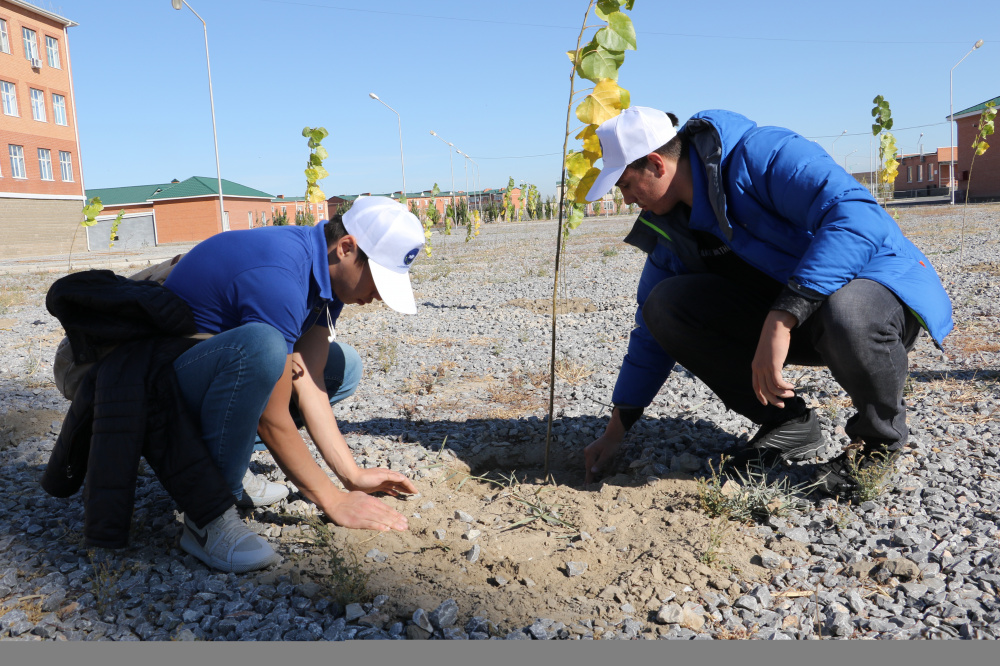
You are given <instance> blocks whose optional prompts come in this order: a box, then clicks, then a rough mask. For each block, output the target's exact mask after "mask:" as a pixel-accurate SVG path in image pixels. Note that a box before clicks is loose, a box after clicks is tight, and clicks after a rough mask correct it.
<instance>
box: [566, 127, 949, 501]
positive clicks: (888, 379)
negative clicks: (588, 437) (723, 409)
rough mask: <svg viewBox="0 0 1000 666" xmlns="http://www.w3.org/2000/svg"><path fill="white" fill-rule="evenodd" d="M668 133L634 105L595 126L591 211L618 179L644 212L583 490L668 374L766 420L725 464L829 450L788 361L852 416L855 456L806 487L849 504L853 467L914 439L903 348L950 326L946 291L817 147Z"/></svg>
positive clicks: (739, 130)
mask: <svg viewBox="0 0 1000 666" xmlns="http://www.w3.org/2000/svg"><path fill="white" fill-rule="evenodd" d="M674 124H675V122H674V121H673V119H671V118H669V117H668V115H667V114H666V113H664V112H663V111H658V110H656V109H650V108H646V107H632V108H629V109H626V110H625V111H623V112H622V113H621V114H620V115H618V116H616V117H615V118H612V119H610V120H608V121H607V122H605V123H603V124H602V125H601V126H600V128H598V130H597V135H598V137H599V138H600V141H601V148H602V151H603V160H604V168H603V169H602V171H601V173H600V175H599V176H598V178H597V180H596V181H595V182H594V185H593V186H592V187H591V189H590V191H589V192H588V195H587V199H588V200H591V201H593V200H597V199H600V198H601V197H602V196H603V195H604V194H606V193H607V192H608V191H610V190H611V188H612V187H613V186H614V185H615V184H616V183H617V185H618V187H619V188H620V189H621V192H622V195H623V196H624V199H625V203H627V204H632V203H638V204H639V206H640V207H641V208H642V214H641V215H640V216H639V219H638V220H637V221H636V223H635V225H634V226H633V228H632V231H631V232H630V233H629V235H628V236H627V237H626V238H625V242H626V243H630V244H632V245H635V246H636V247H639V248H640V249H642V250H643V251H645V252H646V253H647V255H648V257H647V260H646V265H645V267H644V268H643V271H642V276H641V277H640V278H639V287H638V294H637V301H638V304H639V308H638V310H637V312H636V328H635V329H634V330H633V331H632V334H631V336H630V339H629V346H628V353H627V354H626V356H625V358H624V360H623V362H622V367H621V371H620V373H619V375H618V381H617V384H616V385H615V390H614V395H613V397H612V402H613V403H614V405H615V408H614V410H613V412H612V416H611V419H610V421H609V423H608V426H607V429H606V431H605V433H604V435H603V436H601V437H600V438H598V439H597V440H596V441H594V442H593V443H592V444H590V445H589V446H587V447H586V449H585V452H584V458H585V465H586V478H587V480H588V481H589V480H590V479H591V478H592V477H594V476H595V475H598V474H600V473H601V472H602V471H603V470H604V469H606V468H607V466H608V465H609V464H610V462H611V461H612V460H613V459H614V455H615V452H616V451H617V450H618V447H619V446H620V444H621V442H622V439H623V437H624V435H625V433H626V432H627V431H628V429H629V428H630V427H631V426H632V424H633V423H634V422H635V421H636V420H637V419H638V418H639V417H640V416H641V414H642V411H643V409H644V408H645V407H646V406H647V405H649V404H650V402H651V401H652V399H653V397H654V396H655V395H656V392H657V391H658V390H659V389H660V387H661V386H662V385H663V382H664V380H665V379H666V378H667V376H668V375H669V373H670V371H671V369H672V368H673V366H674V363H675V362H677V363H680V364H682V365H683V366H684V367H685V368H687V370H689V371H690V372H692V373H693V374H694V375H695V376H697V377H698V378H699V379H701V380H702V381H704V382H705V384H707V385H708V386H709V388H711V389H712V390H713V391H714V392H715V393H716V395H718V396H719V398H721V399H722V401H723V402H724V403H725V404H726V406H727V407H729V408H730V409H732V410H734V411H736V412H738V413H740V414H742V415H743V416H745V417H747V418H748V419H750V420H751V421H753V422H755V423H757V424H758V425H759V426H760V427H759V429H758V431H757V433H756V434H755V435H754V437H753V438H751V439H750V441H749V442H747V443H746V446H745V447H743V448H742V450H737V451H732V452H731V453H734V454H736V457H735V460H734V462H735V463H737V464H738V465H739V466H743V465H746V464H748V463H750V462H752V461H755V460H761V459H762V460H763V461H764V462H765V463H771V462H776V461H777V460H786V461H793V460H807V459H810V458H812V457H814V456H815V455H816V453H817V452H818V451H819V449H820V448H821V447H822V445H823V442H824V438H823V435H822V433H821V431H820V427H819V423H818V421H817V417H816V414H815V412H814V411H813V410H812V409H809V408H808V407H807V405H806V402H805V401H804V400H803V398H802V396H801V395H799V393H798V392H797V391H796V390H795V387H794V386H793V385H792V384H791V383H790V382H788V381H787V380H786V379H785V378H784V377H783V376H782V368H783V366H784V365H785V364H786V363H796V364H800V365H825V366H828V367H829V368H830V371H831V373H832V374H833V377H834V379H836V380H837V382H838V383H840V385H841V386H842V387H844V389H845V390H846V391H847V393H848V395H850V397H851V399H852V401H853V403H854V407H855V409H856V410H857V412H856V413H855V414H854V415H853V416H851V417H850V418H849V419H848V421H847V425H846V427H845V430H846V432H847V434H848V435H849V436H850V438H851V446H850V447H849V449H850V450H849V451H846V452H845V453H843V454H841V455H840V456H838V457H837V458H835V459H833V460H832V461H830V462H829V463H827V464H824V465H820V466H818V469H817V476H816V484H817V488H818V489H820V490H823V491H825V492H827V493H830V494H846V493H848V492H851V490H852V486H853V480H852V465H853V464H858V465H862V466H864V465H865V464H868V463H870V462H871V461H872V460H876V461H877V460H878V458H879V457H880V456H885V457H891V456H892V455H893V454H892V452H893V451H895V450H898V449H899V448H900V447H901V446H903V445H904V444H905V443H906V440H907V435H908V430H907V426H906V407H905V404H904V402H903V386H904V384H905V381H906V378H907V352H908V351H909V350H910V348H911V347H912V346H913V344H914V341H915V340H916V338H917V335H918V334H919V333H920V331H921V329H926V330H927V331H928V332H929V333H930V335H931V337H932V338H933V339H934V341H935V343H937V344H939V345H940V342H941V340H942V339H943V338H944V336H945V335H947V334H948V332H949V331H950V330H951V328H952V320H951V303H950V301H949V299H948V295H947V293H945V290H944V288H943V287H942V286H941V281H940V280H939V278H938V276H937V274H936V273H935V272H934V268H933V267H932V266H931V264H930V261H928V260H927V257H925V256H924V255H923V253H921V252H920V250H918V249H917V248H916V247H915V246H914V245H913V243H911V242H910V241H909V240H907V239H906V238H905V237H904V236H903V233H902V232H901V231H900V229H899V227H898V226H897V225H896V223H895V222H894V221H893V219H892V218H891V217H889V215H888V214H887V213H886V212H885V211H884V210H882V208H880V207H879V205H878V204H877V203H876V201H875V199H874V198H873V197H872V196H871V194H870V193H869V192H868V191H867V190H866V189H865V188H864V187H862V186H861V185H860V184H859V183H858V182H857V181H856V180H855V179H854V178H852V177H851V176H850V175H849V174H848V173H847V172H845V171H844V170H843V169H842V168H840V167H839V166H838V165H837V164H836V163H835V162H834V160H832V159H831V158H830V156H829V154H827V152H826V151H824V150H823V149H822V148H821V147H820V146H818V145H817V144H816V143H814V142H812V141H808V140H806V139H805V138H803V137H801V136H799V135H798V134H796V133H795V132H792V131H791V130H787V129H784V128H780V127H758V126H757V124H756V123H754V122H753V121H751V120H750V119H748V118H746V117H744V116H741V115H739V114H738V113H733V112H731V111H721V110H715V111H703V112H701V113H698V114H695V116H694V117H692V118H691V120H689V121H688V122H687V123H686V124H685V125H684V126H683V127H682V128H681V129H680V130H679V131H675V129H674ZM856 453H858V454H860V458H859V459H858V460H857V461H855V460H853V456H854V454H856Z"/></svg>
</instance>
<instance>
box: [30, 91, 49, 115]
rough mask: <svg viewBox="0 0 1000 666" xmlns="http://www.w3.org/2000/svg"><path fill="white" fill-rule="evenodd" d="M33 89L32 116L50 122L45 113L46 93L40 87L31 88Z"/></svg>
mask: <svg viewBox="0 0 1000 666" xmlns="http://www.w3.org/2000/svg"><path fill="white" fill-rule="evenodd" d="M28 90H30V91H31V117H32V118H34V119H35V120H37V121H38V122H40V123H45V122H48V120H47V118H46V115H45V93H44V92H43V91H41V90H39V89H38V88H29V89H28Z"/></svg>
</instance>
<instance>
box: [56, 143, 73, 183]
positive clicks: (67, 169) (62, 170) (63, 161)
mask: <svg viewBox="0 0 1000 666" xmlns="http://www.w3.org/2000/svg"><path fill="white" fill-rule="evenodd" d="M67 174H69V178H67V177H66V175H67ZM59 175H60V176H62V181H63V182H64V183H72V182H73V154H72V153H71V152H69V151H68V150H60V151H59Z"/></svg>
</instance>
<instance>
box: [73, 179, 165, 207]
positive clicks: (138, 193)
mask: <svg viewBox="0 0 1000 666" xmlns="http://www.w3.org/2000/svg"><path fill="white" fill-rule="evenodd" d="M168 187H171V185H170V183H166V184H162V185H132V186H129V187H101V188H96V189H89V190H87V200H88V201H89V200H91V199H93V198H94V197H100V198H101V203H102V204H104V207H105V208H108V207H110V206H122V205H125V204H136V203H146V202H147V201H149V198H150V197H152V196H153V195H154V194H155V193H156V192H158V191H159V190H162V189H166V188H168Z"/></svg>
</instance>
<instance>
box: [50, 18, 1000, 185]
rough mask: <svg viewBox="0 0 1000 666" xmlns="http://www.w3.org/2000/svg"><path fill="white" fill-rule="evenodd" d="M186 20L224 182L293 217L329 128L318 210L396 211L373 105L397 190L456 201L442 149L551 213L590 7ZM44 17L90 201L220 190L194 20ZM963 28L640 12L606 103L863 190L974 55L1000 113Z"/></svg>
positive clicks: (978, 28)
mask: <svg viewBox="0 0 1000 666" xmlns="http://www.w3.org/2000/svg"><path fill="white" fill-rule="evenodd" d="M189 1H190V2H191V5H192V6H193V7H194V9H195V10H196V11H197V12H198V13H199V14H200V15H201V16H202V17H203V18H204V19H205V20H206V22H207V23H208V38H209V48H210V55H211V66H212V82H213V86H214V91H215V112H216V120H217V122H218V137H219V151H220V161H221V166H222V176H223V177H224V178H227V179H230V180H234V181H236V182H239V183H242V184H244V185H249V186H251V187H256V188H259V189H262V190H264V191H267V192H270V193H272V194H285V195H287V196H301V195H302V192H303V190H304V188H305V181H304V176H303V175H302V169H303V168H304V164H305V159H306V154H307V148H306V145H305V140H304V139H303V138H302V137H301V130H302V128H303V127H304V126H306V125H310V126H317V125H322V126H325V127H326V128H327V129H328V130H329V131H330V137H329V138H327V139H326V141H325V142H324V145H326V146H327V148H328V150H329V151H330V158H329V159H328V160H327V163H326V166H327V168H328V170H329V172H330V176H329V177H328V178H327V179H325V180H324V181H322V182H321V186H322V187H323V189H324V191H325V192H326V194H327V195H328V196H329V195H333V194H340V193H358V192H362V191H371V192H376V193H378V192H387V191H392V190H399V189H400V188H401V187H402V182H401V181H402V175H401V168H400V151H399V134H398V131H397V119H396V116H395V115H394V114H393V113H392V112H391V111H389V110H388V109H387V108H385V107H384V106H382V105H381V104H379V103H378V102H376V101H374V100H372V99H370V98H369V97H368V93H369V92H375V93H376V94H378V95H379V96H380V97H381V98H382V99H383V100H384V101H385V102H386V103H387V104H389V105H390V106H392V107H393V108H394V109H395V110H396V111H397V112H398V113H399V114H400V117H401V121H402V133H403V154H404V159H405V173H406V185H407V189H408V190H410V191H417V190H422V189H425V188H430V187H431V185H432V184H433V183H435V182H437V183H438V184H439V185H440V186H441V187H442V189H448V188H449V187H450V182H451V176H450V172H449V160H448V148H447V146H445V144H443V143H441V142H440V141H438V140H437V139H435V138H434V137H433V136H431V135H430V133H429V132H430V130H435V131H436V132H438V134H440V135H441V136H442V137H443V138H445V139H446V140H448V141H450V142H453V143H454V144H455V146H456V147H457V148H459V149H461V150H462V151H463V152H466V153H467V154H468V155H470V156H471V157H472V158H473V159H474V160H475V161H476V162H477V163H478V165H479V170H480V174H481V183H482V185H483V186H484V187H498V186H503V185H505V184H506V183H507V179H508V177H510V176H513V177H514V178H515V180H517V181H521V180H526V181H528V182H531V183H535V184H537V185H538V186H539V189H540V190H541V191H542V193H543V195H547V194H551V193H554V191H555V182H556V181H557V180H558V178H559V171H560V157H559V155H560V153H561V150H562V142H563V134H564V127H565V119H566V107H567V100H568V95H569V73H570V71H569V70H570V66H569V60H568V59H567V58H566V55H565V51H567V50H570V49H572V48H573V47H574V46H575V43H576V35H577V33H578V32H579V27H580V24H581V21H582V18H583V12H584V10H585V9H586V6H587V3H586V2H585V1H584V0H572V1H570V0H540V1H538V2H534V3H506V2H491V3H471V2H467V1H465V0H462V1H460V0H426V1H425V2H421V3H414V2H404V1H403V0H369V1H368V2H366V3H356V2H348V1H347V0H239V1H236V0H189ZM37 4H39V5H40V6H42V7H44V8H46V9H49V10H51V11H54V12H56V13H58V14H61V15H62V16H65V17H67V18H69V19H71V20H73V21H75V22H77V23H78V24H79V26H78V27H75V28H71V29H70V49H71V56H72V66H73V75H74V81H75V91H76V99H77V107H78V108H77V114H78V121H79V126H80V140H81V144H82V145H81V151H82V155H83V161H84V162H83V163H84V170H85V173H84V175H85V178H86V185H87V187H88V188H90V187H115V186H122V185H137V184H146V183H157V182H165V181H169V180H170V179H172V178H180V179H184V178H186V177H188V176H198V175H200V176H214V175H215V153H214V149H213V144H212V124H211V115H210V107H209V96H208V79H207V75H206V69H205V50H204V36H203V32H202V25H201V23H200V22H199V21H198V20H197V19H196V18H195V16H194V15H193V14H192V13H191V12H190V11H189V10H188V9H187V8H183V9H182V10H181V11H174V10H173V9H172V8H171V6H170V2H169V0H52V1H50V0H38V3H37ZM983 7H985V5H983ZM975 11H976V10H975V9H974V7H973V8H963V9H961V11H950V10H948V9H946V5H944V4H941V3H940V2H930V1H925V0H909V1H907V2H901V1H900V2H897V1H896V0H886V1H884V2H881V3H872V2H860V1H855V0H846V1H845V0H842V1H840V2H836V3H812V2H801V0H795V1H791V0H787V1H786V0H779V1H773V0H772V1H767V2H763V3H747V2H734V1H730V0H719V1H717V2H714V3H690V2H687V3H682V2H665V1H663V0H636V3H635V9H634V10H633V11H632V12H631V13H630V16H631V18H632V20H633V22H634V24H635V26H636V31H637V34H638V50H637V51H634V52H633V51H630V52H628V53H627V54H626V58H625V64H624V65H623V67H622V69H621V72H620V78H619V83H620V84H621V85H622V86H623V87H625V88H627V89H629V90H630V92H631V96H632V103H633V104H637V105H643V106H652V107H658V108H661V109H663V110H666V111H673V112H674V113H676V114H677V115H678V116H679V117H680V118H681V120H682V122H683V120H685V119H687V118H688V117H689V116H690V115H691V114H693V113H695V112H697V111H700V110H703V109H710V108H726V109H731V110H734V111H738V112H740V113H743V114H745V115H747V116H749V117H750V118H751V119H753V120H755V121H757V122H758V123H759V124H762V125H781V126H785V127H789V128H792V129H794V130H796V131H798V132H800V133H801V134H803V135H805V136H807V137H809V138H812V139H814V140H816V141H818V142H819V143H820V144H821V145H822V146H823V147H824V148H826V149H827V150H828V151H831V152H833V153H834V156H835V157H836V158H837V160H838V162H840V163H841V164H843V163H844V159H845V158H846V159H847V160H848V161H847V164H848V166H849V168H850V169H851V170H859V171H860V170H867V169H868V165H869V136H870V130H869V128H870V125H871V115H870V109H871V107H872V104H871V100H872V98H873V97H875V95H878V94H882V95H884V96H885V97H886V99H888V100H889V102H890V104H891V106H892V112H893V118H894V120H895V128H894V129H895V133H896V136H897V141H898V144H899V146H900V148H901V149H902V150H903V151H904V152H907V153H910V152H916V151H917V149H918V144H919V143H921V142H922V143H923V145H924V148H925V150H926V151H930V150H932V149H933V148H935V147H938V146H947V145H948V143H949V127H948V124H947V122H946V121H945V116H947V114H948V99H949V97H948V78H949V70H950V69H951V68H952V66H953V65H955V63H957V62H958V61H959V60H960V59H961V58H962V56H963V55H965V54H966V52H968V51H969V49H970V48H972V45H973V44H974V43H975V41H976V40H977V39H984V40H985V45H984V46H983V47H982V48H980V49H979V50H977V51H976V52H974V53H973V54H972V55H970V56H969V57H968V58H967V59H966V60H965V61H964V62H963V63H962V64H961V65H959V66H958V67H957V68H956V69H955V72H954V89H955V92H954V103H955V109H956V111H957V110H960V109H963V108H966V107H968V106H972V105H974V104H978V103H980V102H982V101H984V100H986V99H989V98H992V97H994V96H996V95H997V94H1000V88H998V87H997V85H998V84H997V79H996V71H997V64H998V61H997V58H998V54H1000V33H998V32H997V27H996V23H995V21H993V22H987V21H984V20H981V19H977V18H976V15H975ZM990 11H992V10H990ZM985 15H986V10H985V9H984V10H983V16H985ZM994 16H995V15H994ZM592 33H593V30H588V33H587V34H588V39H589V35H590V34H592ZM581 83H582V84H586V83H587V82H585V81H584V82H581ZM576 124H577V123H576V122H575V119H574V126H575V125H576ZM907 128H912V129H907ZM844 130H847V134H846V135H844V136H842V137H841V138H839V139H838V138H837V137H838V136H840V135H841V134H842V132H843V131H844ZM921 133H923V134H924V136H923V138H922V139H921V138H920V136H919V135H920V134H921ZM835 139H836V143H834V140H835ZM574 143H575V142H573V140H572V139H571V145H574ZM852 151H854V152H853V153H852ZM464 164H465V162H464V161H463V159H462V158H461V157H459V156H458V155H454V165H455V185H456V188H457V189H465V171H464V170H463V165H464ZM471 166H472V165H471V164H470V165H469V167H470V177H471V172H472V169H471ZM470 187H471V180H470Z"/></svg>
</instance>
